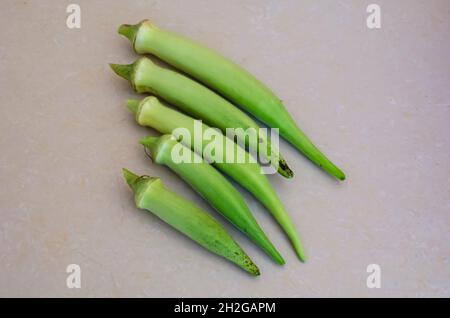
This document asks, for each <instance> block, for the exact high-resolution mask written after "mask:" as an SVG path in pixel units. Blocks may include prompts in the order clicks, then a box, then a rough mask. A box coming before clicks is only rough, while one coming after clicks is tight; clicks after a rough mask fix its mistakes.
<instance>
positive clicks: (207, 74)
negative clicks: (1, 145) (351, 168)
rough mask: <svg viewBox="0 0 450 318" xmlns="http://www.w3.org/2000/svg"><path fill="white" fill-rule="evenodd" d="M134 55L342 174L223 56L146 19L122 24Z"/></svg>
mask: <svg viewBox="0 0 450 318" xmlns="http://www.w3.org/2000/svg"><path fill="white" fill-rule="evenodd" d="M119 33H120V34H122V35H124V36H126V37H127V38H128V39H129V40H130V41H131V43H132V44H133V48H134V50H135V51H136V52H138V53H140V54H153V55H155V56H157V57H158V58H160V59H161V60H163V61H165V62H167V63H169V64H171V65H173V66H175V67H176V68H178V69H180V70H182V71H183V72H185V73H187V74H189V75H191V76H192V77H194V78H196V79H198V80H199V81H201V82H203V83H204V84H206V85H208V86H209V87H211V88H212V89H214V90H215V91H217V92H219V93H220V94H221V95H222V96H224V97H226V98H227V99H229V100H231V101H232V102H234V103H235V104H237V105H239V106H240V107H241V108H243V109H245V110H246V111H247V112H249V113H251V114H253V115H254V116H255V117H256V118H258V119H260V120H261V121H262V122H264V123H266V124H267V125H268V126H270V127H274V128H279V130H280V135H281V136H282V137H284V138H285V139H286V140H288V141H289V142H290V143H291V144H292V145H294V146H295V147H296V148H297V149H298V150H299V151H301V152H302V153H303V154H304V155H305V156H306V157H308V158H309V159H310V160H311V161H313V162H314V163H315V164H317V165H318V166H319V167H322V168H323V169H324V170H325V171H327V172H328V173H330V174H331V175H333V176H335V177H336V178H338V179H339V180H344V179H345V175H344V173H343V172H342V171H341V170H340V169H339V168H338V167H336V166H335V165H334V164H333V163H332V162H331V161H330V160H329V159H327V158H326V157H325V155H324V154H322V153H321V152H320V151H319V150H318V149H317V148H316V147H315V146H314V145H313V144H312V142H311V141H310V140H309V138H308V137H307V136H306V135H305V134H304V133H303V131H302V130H300V128H299V127H298V126H297V125H296V123H295V121H294V119H293V118H292V116H291V115H290V114H289V113H288V112H287V110H286V109H285V107H284V105H283V103H282V101H281V100H280V99H279V98H278V97H277V96H276V95H275V94H274V93H273V92H272V91H271V90H270V89H269V88H268V87H267V86H265V85H264V84H263V83H261V82H260V81H259V80H257V79H256V78H255V77H254V76H253V75H251V74H250V73H249V72H247V71H246V70H244V69H242V68H241V67H240V66H238V65H236V64H235V63H233V62H232V61H230V60H228V59H226V58H225V57H223V56H222V55H220V54H218V53H216V52H214V51H212V50H210V49H208V48H206V47H204V46H202V45H200V44H198V43H196V42H194V41H192V40H190V39H187V38H184V37H181V36H179V35H176V34H173V33H171V32H167V31H165V30H161V29H160V28H158V27H156V26H155V25H154V24H152V23H151V22H150V21H148V20H144V21H142V22H141V23H139V24H136V25H133V26H130V25H122V26H121V27H120V28H119Z"/></svg>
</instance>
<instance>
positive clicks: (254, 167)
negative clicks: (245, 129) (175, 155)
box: [128, 96, 305, 260]
mask: <svg viewBox="0 0 450 318" xmlns="http://www.w3.org/2000/svg"><path fill="white" fill-rule="evenodd" d="M128 108H129V109H130V110H131V111H132V112H133V113H134V114H135V116H136V121H137V122H138V123H139V124H140V125H142V126H147V127H151V128H154V129H156V130H158V131H159V132H161V133H163V134H174V133H173V132H174V131H176V130H177V129H179V128H183V129H185V130H186V131H188V132H189V137H190V139H187V140H186V139H185V138H183V139H181V140H180V142H181V143H183V144H185V145H186V146H187V147H191V149H192V150H193V151H195V152H197V153H198V152H199V151H200V152H202V154H203V156H204V158H205V160H207V161H208V162H211V163H212V164H213V165H214V166H215V167H216V168H217V169H219V170H220V171H222V172H223V173H225V174H227V175H228V176H230V177H231V178H232V179H233V180H235V181H236V182H237V183H238V184H240V185H241V186H242V187H244V188H245V189H247V190H248V191H249V192H250V193H252V194H253V195H254V196H255V198H256V199H258V200H259V201H260V202H261V203H262V204H263V205H264V206H265V207H266V208H267V209H268V210H269V211H270V213H271V214H272V216H273V217H274V218H275V219H276V220H277V222H278V223H279V224H280V226H281V227H282V228H283V230H284V232H285V233H286V235H287V236H288V238H289V239H290V241H291V243H292V245H293V247H294V249H295V252H296V254H297V256H298V257H299V259H300V260H305V253H304V250H303V247H302V244H301V242H300V238H299V236H298V233H297V231H296V230H295V227H294V224H293V223H292V220H291V218H290V217H289V215H288V213H287V212H286V210H285V209H284V206H283V204H282V203H281V201H280V199H279V198H278V196H277V194H276V193H275V190H274V189H273V188H272V186H271V184H270V183H269V180H268V179H267V177H266V176H265V175H264V174H263V173H262V171H261V167H260V166H259V164H258V163H257V162H256V161H255V160H254V159H253V161H252V158H251V155H250V154H248V153H247V152H245V151H244V150H243V149H242V148H240V147H239V146H238V145H236V144H235V143H234V142H233V141H232V140H230V139H229V138H227V137H225V136H224V135H222V134H221V133H218V134H217V135H216V136H215V142H216V144H219V145H222V146H223V147H222V148H221V147H217V149H215V153H214V158H211V157H208V153H207V149H208V148H209V144H210V142H211V141H209V140H206V139H204V138H201V137H202V136H199V137H198V136H196V134H198V133H200V134H202V131H207V130H208V129H210V127H208V126H207V125H205V124H201V125H200V130H201V131H200V132H198V127H197V125H199V124H200V123H201V121H196V120H195V119H194V118H192V117H189V116H187V115H185V114H182V113H180V112H178V111H176V110H174V109H171V108H169V107H167V106H165V105H163V104H162V103H161V102H160V101H159V100H158V99H157V98H156V97H154V96H150V97H147V98H144V99H143V100H142V101H140V102H139V101H137V100H129V101H128ZM176 137H177V138H178V137H179V136H176ZM195 138H201V139H202V140H201V144H200V145H199V146H200V147H199V148H200V149H196V148H197V147H196V141H195V140H194V139H195ZM239 149H240V150H239ZM239 152H241V153H242V152H243V153H244V156H245V160H243V161H242V163H240V162H239V163H238V162H236V161H233V162H232V163H230V162H229V161H227V154H230V153H231V154H237V153H239ZM233 157H234V158H236V156H233Z"/></svg>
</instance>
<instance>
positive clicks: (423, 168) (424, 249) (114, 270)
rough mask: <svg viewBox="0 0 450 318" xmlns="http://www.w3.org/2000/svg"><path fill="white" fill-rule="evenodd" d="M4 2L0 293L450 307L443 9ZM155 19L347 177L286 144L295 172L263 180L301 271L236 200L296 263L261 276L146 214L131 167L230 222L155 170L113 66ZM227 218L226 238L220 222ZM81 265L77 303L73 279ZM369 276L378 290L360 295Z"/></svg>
mask: <svg viewBox="0 0 450 318" xmlns="http://www.w3.org/2000/svg"><path fill="white" fill-rule="evenodd" d="M74 2H75V3H78V4H79V5H80V6H81V29H69V28H68V27H67V26H66V18H67V15H68V14H67V13H66V6H67V5H68V2H67V3H66V1H47V0H41V1H30V0H29V1H12V0H3V1H1V2H0V30H1V31H0V32H1V38H2V45H1V47H0V73H1V74H2V76H1V77H0V92H1V107H0V118H1V123H0V145H1V156H0V184H1V187H0V245H1V248H0V296H64V297H71V296H74V297H79V296H107V297H108V296H119V297H120V296H150V297H169V296H173V297H177V296H192V297H197V296H218V297H221V296H235V297H240V296H249V297H265V296H273V297H278V296H280V297H303V296H362V297H381V296H447V297H448V296H450V264H449V262H450V261H449V256H450V237H449V236H450V235H449V233H450V195H449V192H450V177H449V171H450V39H449V36H448V32H449V30H450V4H449V2H448V1H445V0H442V1H436V0H435V1H395V2H393V1H381V0H376V3H377V4H379V5H380V7H381V23H382V24H381V28H380V29H369V28H368V27H367V26H366V18H367V16H368V15H369V14H368V13H367V12H366V7H367V6H368V5H369V4H370V3H371V2H368V1H218V0H215V1H181V0H180V1H99V0H97V1H80V0H79V1H74ZM144 18H149V19H151V20H153V21H154V22H155V23H156V24H157V25H159V26H160V27H162V28H165V29H169V30H172V31H175V32H177V33H180V34H183V35H185V36H188V37H191V38H193V39H196V40H197V41H199V42H201V43H203V44H205V45H207V46H209V47H211V48H213V49H215V50H217V51H219V52H221V53H223V54H224V55H225V56H228V57H229V58H231V59H233V60H234V61H236V62H237V63H238V64H240V65H242V66H244V67H245V68H246V69H248V70H249V71H251V72H252V73H254V74H255V75H256V76H257V77H258V78H259V79H261V80H262V81H263V82H265V83H266V84H267V85H269V86H270V87H271V88H272V89H273V90H274V91H275V92H276V93H277V95H278V96H280V98H282V99H283V101H284V103H285V105H286V107H287V108H288V110H289V111H290V112H291V114H293V116H294V117H295V119H296V121H297V122H298V124H299V126H300V127H302V128H303V129H304V131H305V132H307V134H308V135H309V136H310V137H311V138H312V140H313V141H314V142H315V143H316V144H317V145H318V146H319V147H320V148H321V149H322V150H323V151H324V152H325V153H326V154H327V155H328V156H329V157H330V158H331V159H332V160H333V161H334V162H335V163H337V164H338V165H339V166H340V167H341V168H343V169H344V171H345V172H346V174H347V177H348V179H347V180H346V181H345V182H342V183H339V182H337V181H335V180H333V179H332V178H330V177H328V176H327V175H326V174H325V173H323V172H321V171H320V170H319V169H317V168H316V167H315V166H313V165H312V164H311V163H310V162H308V161H307V160H306V159H305V158H304V157H303V156H301V155H300V154H299V153H298V152H296V151H295V150H294V149H293V148H292V147H290V146H289V145H288V144H287V143H285V142H284V141H283V142H282V143H281V149H282V152H283V153H284V155H285V157H286V159H287V160H288V162H289V164H290V166H291V168H292V169H293V170H294V171H295V173H296V176H295V178H294V179H292V180H285V179H283V178H282V177H279V176H276V175H275V176H270V181H271V182H272V184H273V186H274V187H275V188H276V190H277V192H278V194H279V196H280V197H281V199H282V200H283V202H284V203H285V204H286V207H287V209H288V211H289V212H290V214H291V216H292V218H293V220H294V222H295V224H296V226H297V227H298V230H299V232H300V235H301V237H302V240H303V243H304V245H305V247H306V251H307V254H308V256H309V259H308V262H307V263H306V264H302V263H300V262H299V261H297V259H296V257H295V254H294V253H293V251H292V249H291V247H290V245H289V243H288V241H287V240H286V238H285V237H284V235H283V233H282V232H281V230H280V229H279V228H278V226H277V225H276V224H275V222H274V221H273V220H272V219H271V217H270V216H269V214H268V213H267V212H266V211H265V210H264V209H263V208H262V207H261V206H260V205H259V204H258V203H257V202H256V201H255V200H254V199H253V198H252V197H251V196H250V195H248V194H247V193H245V192H243V191H242V193H243V195H244V197H245V199H246V200H247V202H248V204H249V206H250V208H251V209H252V211H253V212H254V214H255V216H256V218H257V219H258V221H259V222H260V224H261V226H262V227H263V228H264V229H265V230H266V233H267V234H268V236H269V237H270V238H271V240H272V241H273V243H274V244H275V245H276V246H277V247H278V249H279V250H280V252H281V253H282V254H283V256H284V257H285V259H286V261H287V264H286V265H285V266H284V267H279V266H277V265H275V264H274V263H273V262H272V261H271V260H270V259H269V258H267V257H266V256H265V255H264V254H263V253H262V252H260V251H259V249H257V248H256V247H255V246H254V245H253V244H251V243H250V242H249V240H247V239H246V238H245V237H244V236H243V235H241V234H240V233H237V231H236V230H234V229H233V228H231V227H230V226H228V225H226V227H227V229H229V230H230V233H231V234H232V235H233V237H235V239H236V240H237V241H238V242H239V243H240V244H241V245H242V246H243V247H244V249H245V250H246V251H247V252H248V253H249V255H250V256H251V257H252V258H253V260H254V261H255V262H256V263H257V264H258V265H259V267H260V269H261V271H262V275H261V276H260V277H258V278H253V277H250V276H248V275H247V274H245V273H244V272H243V271H241V270H239V269H238V268H237V267H235V266H233V265H232V264H230V263H228V262H226V261H224V260H222V259H221V258H218V257H215V256H213V255H212V254H209V253H208V252H206V251H204V250H202V249H201V248H199V247H198V246H197V245H196V244H194V243H193V242H191V241H189V240H187V239H185V238H184V237H183V236H182V235H180V234H178V233H177V232H175V231H174V230H172V229H171V228H169V227H168V226H166V225H165V224H163V223H162V222H161V221H159V220H158V219H157V218H156V217H154V216H153V215H151V214H148V213H145V212H143V211H139V210H137V209H136V208H135V206H134V202H133V197H132V193H131V191H130V190H129V189H128V187H127V186H126V184H125V183H124V181H123V180H122V176H121V168H122V167H128V168H129V169H132V170H133V171H136V172H138V173H142V174H148V175H154V176H159V177H161V178H162V179H163V181H164V182H165V184H166V185H167V186H168V187H169V188H171V189H173V190H175V191H177V192H178V193H180V194H181V195H183V196H184V197H186V198H188V199H191V200H193V201H195V202H197V203H198V204H200V205H201V206H202V207H204V208H205V209H207V210H208V211H209V212H211V213H212V214H214V215H215V216H217V217H218V218H219V216H218V215H217V214H216V213H215V212H214V211H213V210H212V209H211V208H210V207H209V206H208V205H207V204H206V203H205V202H203V201H202V200H201V198H200V197H199V196H198V195H197V194H195V193H194V192H193V191H192V190H191V189H190V188H189V187H188V186H187V185H186V184H184V183H183V182H182V181H181V180H180V179H179V178H177V177H176V176H175V175H174V174H173V173H172V172H170V171H169V170H168V169H166V168H164V167H161V166H156V165H153V164H151V163H150V161H149V159H148V158H147V157H146V156H145V154H144V152H143V149H142V147H141V146H140V145H139V144H138V143H137V141H138V139H139V138H141V137H143V136H145V135H146V134H155V132H154V131H152V130H150V129H146V128H143V127H139V126H138V125H136V123H135V121H134V118H133V116H131V115H130V113H129V112H128V111H127V109H126V107H125V106H124V101H125V99H127V98H130V97H136V96H138V95H137V94H135V93H133V92H132V90H131V88H130V87H129V85H128V84H127V83H126V82H125V81H123V80H121V79H119V78H118V77H117V76H115V75H114V74H113V73H112V72H111V70H110V69H109V66H108V63H111V62H112V63H129V62H132V61H133V60H134V59H135V58H136V55H135V54H134V53H133V52H132V50H131V47H130V45H129V43H128V41H127V40H126V39H124V38H122V37H120V36H119V35H117V33H116V29H117V27H118V26H119V25H120V24H121V23H136V22H138V21H139V20H141V19H144ZM220 221H221V222H222V223H223V224H225V222H224V220H223V219H220ZM69 264H77V265H79V266H80V268H81V288H80V289H76V288H75V289H69V288H68V287H67V286H66V278H67V277H68V275H69V274H68V273H66V268H67V266H68V265H69ZM369 264H377V265H379V268H380V270H381V288H379V289H377V288H374V289H370V288H368V287H367V285H366V279H367V277H368V275H369V273H367V271H366V269H367V266H368V265H369Z"/></svg>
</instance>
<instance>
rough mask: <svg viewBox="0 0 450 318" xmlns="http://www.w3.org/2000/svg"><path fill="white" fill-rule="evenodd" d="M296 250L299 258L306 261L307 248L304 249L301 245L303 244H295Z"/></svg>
mask: <svg viewBox="0 0 450 318" xmlns="http://www.w3.org/2000/svg"><path fill="white" fill-rule="evenodd" d="M295 252H296V254H297V257H298V259H299V260H300V261H301V262H303V263H305V262H306V254H305V250H304V249H303V246H301V244H299V245H297V246H295Z"/></svg>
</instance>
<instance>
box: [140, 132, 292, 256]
mask: <svg viewBox="0 0 450 318" xmlns="http://www.w3.org/2000/svg"><path fill="white" fill-rule="evenodd" d="M141 144H143V145H144V146H145V147H146V148H147V149H148V150H149V151H150V156H151V158H152V160H153V161H154V162H156V163H158V164H162V165H165V166H167V167H169V168H170V169H171V170H173V171H174V172H175V173H176V174H178V175H179V176H180V177H181V178H182V179H184V181H186V182H187V183H188V184H190V185H191V186H192V187H193V188H194V189H195V190H196V191H197V192H198V193H199V194H200V195H201V196H202V197H204V198H205V199H206V200H207V201H208V202H209V203H210V204H211V205H212V206H213V207H214V208H215V209H216V210H217V211H218V212H219V213H221V214H222V215H223V216H224V217H225V218H227V219H228V220H229V221H230V222H231V223H233V224H234V225H235V226H236V227H237V228H238V229H239V230H241V231H242V232H244V233H245V234H246V235H248V236H249V237H250V238H251V239H252V240H253V241H254V242H255V243H256V244H258V245H259V246H260V247H261V248H262V249H263V250H264V251H265V252H266V253H267V254H268V255H269V256H270V257H272V258H273V259H274V260H275V261H276V262H277V263H278V264H284V259H283V258H282V257H281V255H280V254H279V253H278V251H277V250H276V249H275V247H274V246H273V245H272V243H271V242H270V241H269V239H268V238H267V236H266V235H265V234H264V232H263V230H262V229H261V228H260V226H259V225H258V223H257V222H256V220H255V218H254V217H253V215H252V213H251V212H250V210H249V208H248V207H247V204H246V203H245V201H244V199H243V198H242V196H241V195H240V193H239V192H238V191H237V190H236V189H235V188H234V187H233V186H232V185H231V183H230V182H229V181H228V180H227V179H226V178H225V177H224V176H222V175H221V174H220V173H219V172H218V171H217V170H216V169H214V168H213V167H212V166H211V165H210V164H208V163H207V162H205V161H204V160H203V159H202V158H200V157H199V155H197V154H196V153H194V152H192V151H191V150H190V149H189V148H187V147H186V146H184V145H181V144H179V143H178V142H177V141H176V139H175V138H174V137H173V136H172V135H163V136H161V137H146V138H144V139H142V140H141ZM177 146H178V149H177V148H175V147H177ZM176 150H177V151H185V152H187V153H189V156H190V157H191V158H193V157H195V156H197V157H199V158H196V159H197V160H195V159H192V161H191V162H181V163H179V162H175V161H174V160H173V156H172V153H173V152H174V151H176ZM195 162H199V163H195Z"/></svg>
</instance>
